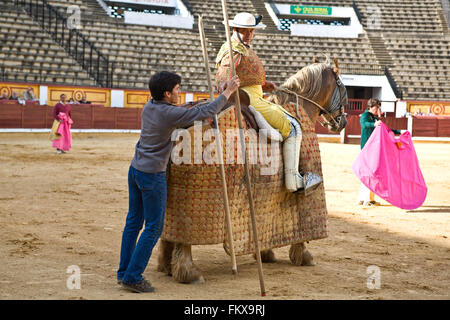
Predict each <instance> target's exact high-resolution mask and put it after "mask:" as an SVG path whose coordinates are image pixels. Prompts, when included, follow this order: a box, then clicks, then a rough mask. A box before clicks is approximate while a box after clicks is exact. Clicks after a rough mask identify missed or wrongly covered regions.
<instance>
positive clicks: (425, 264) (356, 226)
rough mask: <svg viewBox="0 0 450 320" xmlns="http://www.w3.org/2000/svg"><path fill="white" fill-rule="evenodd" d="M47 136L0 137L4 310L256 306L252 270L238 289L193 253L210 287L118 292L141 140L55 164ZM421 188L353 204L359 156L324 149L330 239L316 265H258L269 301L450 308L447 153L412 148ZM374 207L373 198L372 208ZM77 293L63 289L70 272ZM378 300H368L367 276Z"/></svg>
mask: <svg viewBox="0 0 450 320" xmlns="http://www.w3.org/2000/svg"><path fill="white" fill-rule="evenodd" d="M47 136H48V134H38V133H29V134H23V133H0V163H1V167H0V225H1V226H2V232H1V234H0V299H205V300H206V299H260V298H261V297H260V294H259V280H258V272H257V265H256V262H255V261H254V260H253V258H252V257H251V256H240V257H237V262H238V272H239V275H238V277H237V279H234V278H233V276H232V274H231V263H230V258H229V256H228V255H226V253H225V252H224V250H223V249H222V245H220V244H219V245H212V246H203V247H200V246H195V247H194V248H193V254H194V259H195V262H196V263H197V265H198V266H199V267H200V269H201V270H202V271H203V274H204V277H205V280H206V282H205V283H204V284H197V285H185V284H179V283H176V282H174V280H173V279H172V278H170V277H168V276H166V275H164V274H162V273H158V272H156V262H157V255H158V246H157V247H156V248H155V250H154V252H153V255H152V258H151V260H150V263H149V265H148V267H147V269H146V271H145V273H144V276H145V277H147V278H148V279H150V280H151V281H152V283H153V285H154V286H155V287H156V288H157V292H156V293H154V294H135V293H130V292H128V291H125V290H124V289H122V288H121V287H120V286H119V285H117V283H116V275H115V273H116V270H117V266H118V263H119V251H120V241H121V232H122V229H123V226H124V222H125V216H126V213H127V210H128V191H127V171H128V166H129V163H130V160H131V158H132V156H133V152H134V145H135V143H136V141H137V140H138V138H139V136H138V134H74V136H73V138H74V141H73V148H72V149H71V151H70V153H68V154H64V155H57V154H56V152H55V151H54V149H52V148H51V142H50V141H48V140H47ZM415 146H416V151H417V154H418V158H419V161H420V164H421V168H422V172H423V174H424V177H425V180H426V182H427V184H428V188H429V190H428V197H427V199H426V201H425V203H424V205H423V206H422V207H421V208H419V209H417V210H413V211H405V210H401V209H399V208H396V207H393V206H391V205H389V204H388V203H387V202H385V201H381V204H382V205H381V206H380V207H371V208H362V207H360V206H358V205H357V203H356V202H357V201H356V200H357V194H358V190H359V181H358V179H357V178H356V176H355V175H354V174H353V172H352V170H351V165H352V163H353V161H354V159H355V158H356V156H357V154H358V152H359V146H358V145H341V144H337V143H321V144H320V148H321V153H322V162H323V168H324V179H325V188H326V195H327V206H328V212H329V230H330V236H329V238H327V239H324V240H318V241H312V242H310V243H309V244H308V248H309V250H310V251H311V252H312V253H313V255H314V257H315V261H316V262H317V265H316V266H315V267H295V266H293V265H291V264H290V261H289V257H288V247H284V248H279V249H276V250H275V254H276V256H277V258H278V259H279V262H278V263H275V264H264V266H263V269H264V278H265V285H266V290H267V295H268V296H267V297H266V298H265V299H449V298H450V240H449V237H450V192H449V185H450V183H449V181H450V161H449V160H450V144H443V143H441V144H439V143H416V144H415ZM377 200H379V198H377ZM72 265H76V266H78V267H79V268H80V270H81V283H80V285H81V288H80V289H73V290H70V289H68V287H67V279H68V278H69V276H70V274H69V273H67V268H68V267H69V266H72ZM372 265H374V266H377V267H378V268H379V270H380V275H381V279H380V280H381V287H380V289H369V288H368V286H367V279H368V278H369V276H370V275H371V274H368V273H367V268H368V267H369V266H372Z"/></svg>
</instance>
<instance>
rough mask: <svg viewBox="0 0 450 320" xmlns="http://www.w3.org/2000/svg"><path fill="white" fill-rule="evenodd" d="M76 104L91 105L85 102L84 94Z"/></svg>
mask: <svg viewBox="0 0 450 320" xmlns="http://www.w3.org/2000/svg"><path fill="white" fill-rule="evenodd" d="M78 103H80V104H91V102H90V101H87V100H86V94H83V96H82V97H81V100H80V101H78Z"/></svg>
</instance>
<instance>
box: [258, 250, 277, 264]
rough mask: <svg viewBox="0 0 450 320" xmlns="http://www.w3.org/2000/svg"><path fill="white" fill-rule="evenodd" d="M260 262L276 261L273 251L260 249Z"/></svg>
mask: <svg viewBox="0 0 450 320" xmlns="http://www.w3.org/2000/svg"><path fill="white" fill-rule="evenodd" d="M253 259H255V260H256V254H253ZM261 262H263V263H274V262H277V259H276V258H275V253H274V252H273V251H272V250H270V249H269V250H263V251H261Z"/></svg>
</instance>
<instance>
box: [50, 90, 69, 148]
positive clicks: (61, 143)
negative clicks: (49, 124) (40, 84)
mask: <svg viewBox="0 0 450 320" xmlns="http://www.w3.org/2000/svg"><path fill="white" fill-rule="evenodd" d="M66 99H67V97H66V95H65V94H62V95H61V96H60V101H59V102H58V103H57V104H56V105H55V107H54V108H53V118H54V119H55V120H57V121H59V122H60V124H59V127H58V134H60V135H61V138H59V139H57V140H53V144H52V146H53V148H56V152H57V153H58V154H61V153H66V152H67V151H69V150H70V148H71V147H72V134H71V132H70V128H71V126H72V124H73V121H72V112H71V111H72V110H71V108H70V104H69V103H67V102H66Z"/></svg>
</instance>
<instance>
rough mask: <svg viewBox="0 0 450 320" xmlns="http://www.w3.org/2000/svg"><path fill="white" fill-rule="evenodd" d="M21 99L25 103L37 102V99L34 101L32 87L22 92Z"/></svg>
mask: <svg viewBox="0 0 450 320" xmlns="http://www.w3.org/2000/svg"><path fill="white" fill-rule="evenodd" d="M23 99H24V100H25V101H39V99H36V96H35V95H34V92H33V88H32V87H28V88H27V90H26V91H24V93H23Z"/></svg>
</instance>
